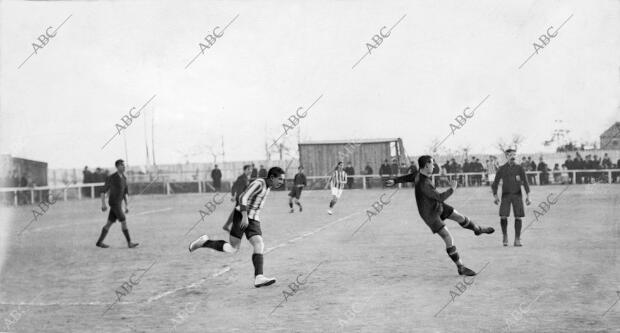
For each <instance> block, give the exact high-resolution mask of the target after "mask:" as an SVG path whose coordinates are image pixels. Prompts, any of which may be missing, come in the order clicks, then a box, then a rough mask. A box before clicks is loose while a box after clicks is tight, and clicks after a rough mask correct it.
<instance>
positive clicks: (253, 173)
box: [250, 163, 258, 181]
mask: <svg viewBox="0 0 620 333" xmlns="http://www.w3.org/2000/svg"><path fill="white" fill-rule="evenodd" d="M256 178H258V170H256V166H254V163H252V173H251V174H250V181H252V180H254V179H256Z"/></svg>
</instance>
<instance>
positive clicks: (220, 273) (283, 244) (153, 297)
mask: <svg viewBox="0 0 620 333" xmlns="http://www.w3.org/2000/svg"><path fill="white" fill-rule="evenodd" d="M169 209H172V208H169ZM144 213H146V212H144ZM361 213H362V212H357V213H353V214H350V215H347V216H345V217H341V218H339V219H337V220H335V221H332V222H330V223H328V224H326V225H324V226H322V227H319V228H317V229H315V230H314V231H311V232H307V233H305V234H304V235H303V236H300V237H296V238H295V239H304V238H307V237H309V236H311V235H314V234H316V233H318V232H319V231H321V230H323V229H325V228H328V227H330V226H332V225H334V224H336V223H339V222H342V221H344V220H347V219H349V218H351V217H353V216H355V215H359V214H361ZM50 228H51V227H50ZM36 230H41V229H34V230H32V231H36ZM288 243H289V241H286V242H284V243H281V244H279V245H276V246H274V247H271V248H269V249H267V250H266V251H265V254H267V253H269V252H271V251H273V250H275V249H277V248H281V247H286V245H287V244H288ZM231 269H232V268H231V267H230V266H226V267H225V268H223V269H221V270H219V271H217V272H216V273H213V274H212V275H211V277H218V276H220V275H223V274H225V273H227V272H228V271H230V270H231ZM207 279H208V278H202V279H200V280H198V281H196V282H194V283H191V284H189V285H187V286H184V287H179V288H176V289H173V290H168V291H165V292H163V293H160V294H159V295H155V296H152V297H149V298H148V299H147V300H146V302H147V303H151V302H153V301H156V300H159V299H161V298H164V297H166V296H168V295H171V294H174V293H176V292H179V291H181V290H184V289H191V288H195V287H199V286H200V285H202V284H203V283H204V282H205V281H207ZM139 303H141V302H136V301H132V302H127V301H121V302H118V303H117V304H121V305H129V304H139ZM0 305H28V306H101V305H109V304H108V303H106V302H83V303H61V302H54V303H0Z"/></svg>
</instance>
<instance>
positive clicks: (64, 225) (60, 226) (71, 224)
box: [30, 207, 172, 232]
mask: <svg viewBox="0 0 620 333" xmlns="http://www.w3.org/2000/svg"><path fill="white" fill-rule="evenodd" d="M169 210H172V207H168V208H162V209H155V210H147V211H144V212H141V213H138V214H133V215H132V216H140V215H148V214H152V213H160V212H165V211H169ZM88 221H93V222H95V221H103V220H102V219H101V218H97V219H89V220H88ZM90 224H91V223H65V224H58V225H53V226H49V227H42V228H37V229H32V230H30V232H35V231H46V230H52V229H57V228H64V227H75V226H80V225H90Z"/></svg>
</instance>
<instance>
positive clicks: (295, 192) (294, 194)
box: [288, 186, 303, 200]
mask: <svg viewBox="0 0 620 333" xmlns="http://www.w3.org/2000/svg"><path fill="white" fill-rule="evenodd" d="M301 190H303V188H302V187H297V186H295V187H293V188H292V189H291V192H289V194H288V196H289V197H291V198H295V199H297V200H299V198H300V197H301Z"/></svg>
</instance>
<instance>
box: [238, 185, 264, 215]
mask: <svg viewBox="0 0 620 333" xmlns="http://www.w3.org/2000/svg"><path fill="white" fill-rule="evenodd" d="M267 194H269V187H268V186H267V182H266V181H265V178H257V179H255V180H253V181H252V182H251V183H250V184H249V185H248V186H247V188H246V189H245V190H244V191H243V193H241V195H240V196H239V200H238V202H237V204H238V205H237V207H236V209H237V210H238V211H240V212H243V211H247V212H248V219H252V220H256V221H259V222H260V218H259V213H260V209H261V208H263V204H264V203H265V198H266V197H267Z"/></svg>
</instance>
